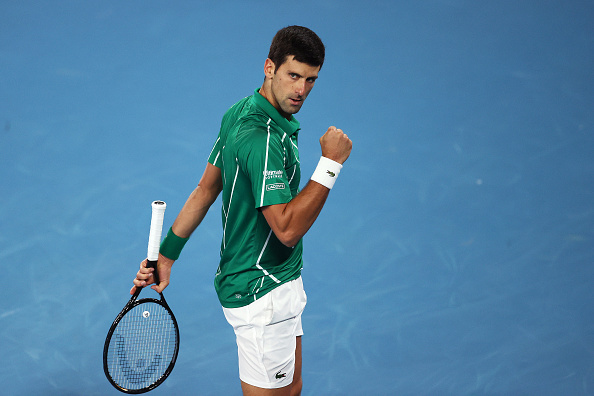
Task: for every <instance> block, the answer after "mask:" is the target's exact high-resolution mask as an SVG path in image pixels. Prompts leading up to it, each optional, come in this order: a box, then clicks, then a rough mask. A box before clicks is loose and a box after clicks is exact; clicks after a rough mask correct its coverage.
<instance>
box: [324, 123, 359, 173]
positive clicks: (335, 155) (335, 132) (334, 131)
mask: <svg viewBox="0 0 594 396" xmlns="http://www.w3.org/2000/svg"><path fill="white" fill-rule="evenodd" d="M320 146H321V147H322V156H324V157H326V158H329V159H331V160H333V161H336V162H338V163H339V164H343V163H344V162H345V161H346V160H347V158H349V155H351V149H352V148H353V142H352V141H351V139H349V137H348V136H347V135H346V134H345V133H344V132H343V131H342V130H341V129H338V128H336V127H334V126H331V127H330V128H328V130H327V131H326V133H324V135H323V136H322V137H321V138H320Z"/></svg>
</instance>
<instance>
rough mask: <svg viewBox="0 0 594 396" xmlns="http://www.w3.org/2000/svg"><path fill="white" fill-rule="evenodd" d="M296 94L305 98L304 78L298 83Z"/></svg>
mask: <svg viewBox="0 0 594 396" xmlns="http://www.w3.org/2000/svg"><path fill="white" fill-rule="evenodd" d="M295 93H297V94H298V95H299V96H303V95H305V79H304V78H302V79H300V80H299V81H298V82H297V85H296V86H295Z"/></svg>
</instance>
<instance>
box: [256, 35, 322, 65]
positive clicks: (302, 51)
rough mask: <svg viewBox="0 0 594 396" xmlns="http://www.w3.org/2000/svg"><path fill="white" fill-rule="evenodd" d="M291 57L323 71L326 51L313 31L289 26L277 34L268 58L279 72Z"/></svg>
mask: <svg viewBox="0 0 594 396" xmlns="http://www.w3.org/2000/svg"><path fill="white" fill-rule="evenodd" d="M290 55H293V56H294V57H295V60H296V61H298V62H302V63H307V64H308V65H310V66H320V69H321V68H322V65H323V64H324V57H325V55H326V49H325V47H324V43H322V40H321V39H320V38H319V37H318V35H317V34H315V33H314V32H313V31H312V30H310V29H308V28H306V27H303V26H287V27H285V28H282V29H281V30H279V31H278V32H276V34H275V36H274V38H273V39H272V44H270V52H269V53H268V58H270V60H271V61H272V62H273V63H274V65H275V66H276V70H278V68H279V67H280V66H281V65H282V64H283V63H285V61H286V60H287V57H289V56H290Z"/></svg>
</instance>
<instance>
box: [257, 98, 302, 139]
mask: <svg viewBox="0 0 594 396" xmlns="http://www.w3.org/2000/svg"><path fill="white" fill-rule="evenodd" d="M259 91H260V88H256V90H255V91H254V96H253V98H254V103H255V104H256V106H258V107H259V108H261V109H262V110H263V111H264V112H265V113H266V114H267V115H268V116H269V117H270V118H272V120H273V121H274V122H275V123H276V124H277V125H278V126H280V127H281V128H282V130H283V131H284V132H286V134H287V135H289V136H291V135H293V134H294V133H296V132H297V131H299V129H300V125H299V121H297V120H296V119H295V117H293V115H292V114H291V120H287V119H286V118H285V117H283V116H282V115H281V114H280V113H279V112H278V110H277V109H276V108H275V107H274V106H273V105H272V104H270V102H269V101H268V99H266V98H265V97H264V96H262V95H261V94H260V92H259Z"/></svg>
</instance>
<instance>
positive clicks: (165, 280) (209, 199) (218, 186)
mask: <svg viewBox="0 0 594 396" xmlns="http://www.w3.org/2000/svg"><path fill="white" fill-rule="evenodd" d="M222 190H223V179H222V176H221V170H220V169H219V168H217V167H216V166H214V165H212V164H210V163H208V164H207V165H206V169H205V170H204V173H203V174H202V178H201V179H200V182H199V183H198V186H197V187H196V188H195V189H194V191H192V193H191V194H190V196H189V198H188V200H187V201H186V203H185V204H184V206H183V207H182V209H181V210H180V212H179V214H178V215H177V218H176V219H175V221H174V223H173V226H172V230H173V233H174V234H175V235H177V236H178V237H180V238H189V237H190V235H191V234H192V233H193V232H194V230H195V229H196V228H197V227H198V226H199V225H200V223H201V222H202V220H203V219H204V216H206V213H207V212H208V209H209V208H210V207H211V205H212V204H213V203H214V201H215V200H216V199H217V197H218V196H219V194H220V193H221V191H222ZM174 261H175V260H172V259H170V258H168V257H165V256H163V255H162V254H159V260H158V262H157V270H158V271H159V281H160V283H159V284H158V285H155V286H153V289H155V290H156V291H158V292H159V293H160V292H162V291H163V290H164V289H165V288H166V287H167V286H168V285H169V278H170V275H171V267H172V266H173V263H174ZM152 272H153V270H152V269H151V268H146V260H144V261H142V262H141V263H140V269H139V270H138V272H137V274H136V278H135V279H134V281H133V282H134V286H133V287H132V289H131V290H130V294H134V292H135V291H136V287H144V286H146V285H150V284H151V283H153V275H152Z"/></svg>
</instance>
